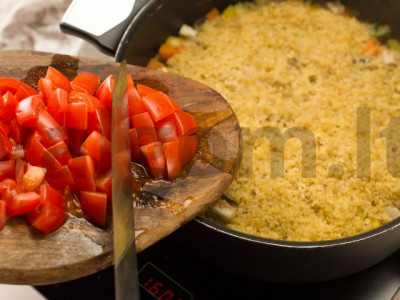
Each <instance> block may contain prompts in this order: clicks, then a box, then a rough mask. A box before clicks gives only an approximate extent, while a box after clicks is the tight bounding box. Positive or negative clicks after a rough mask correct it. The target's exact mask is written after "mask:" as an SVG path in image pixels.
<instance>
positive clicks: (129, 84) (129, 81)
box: [126, 74, 135, 89]
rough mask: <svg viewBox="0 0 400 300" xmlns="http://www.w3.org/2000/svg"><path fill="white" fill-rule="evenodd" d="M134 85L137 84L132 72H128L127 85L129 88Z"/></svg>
mask: <svg viewBox="0 0 400 300" xmlns="http://www.w3.org/2000/svg"><path fill="white" fill-rule="evenodd" d="M134 86H135V83H134V82H133V79H132V76H131V75H130V74H127V75H126V87H127V88H128V89H129V88H131V87H134Z"/></svg>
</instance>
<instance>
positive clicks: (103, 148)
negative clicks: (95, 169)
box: [81, 131, 111, 173]
mask: <svg viewBox="0 0 400 300" xmlns="http://www.w3.org/2000/svg"><path fill="white" fill-rule="evenodd" d="M81 153H82V154H84V155H90V156H91V157H92V158H93V159H94V161H95V162H96V163H97V165H98V166H100V168H101V170H102V172H103V173H104V172H107V171H108V170H110V169H111V143H110V141H109V140H107V139H106V138H105V137H104V136H103V135H101V134H100V133H99V132H97V131H93V132H92V133H91V134H90V135H89V136H88V137H87V139H86V140H85V141H84V142H83V144H82V146H81Z"/></svg>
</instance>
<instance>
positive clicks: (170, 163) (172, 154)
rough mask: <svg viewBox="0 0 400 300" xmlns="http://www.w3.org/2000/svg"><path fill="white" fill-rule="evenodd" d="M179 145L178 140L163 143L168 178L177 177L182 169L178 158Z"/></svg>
mask: <svg viewBox="0 0 400 300" xmlns="http://www.w3.org/2000/svg"><path fill="white" fill-rule="evenodd" d="M179 145H180V141H172V142H169V143H165V144H164V155H165V163H166V167H167V174H168V179H170V180H172V179H175V178H176V177H178V175H179V173H180V172H181V169H182V165H181V162H180V159H179Z"/></svg>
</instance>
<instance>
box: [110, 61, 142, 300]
mask: <svg viewBox="0 0 400 300" xmlns="http://www.w3.org/2000/svg"><path fill="white" fill-rule="evenodd" d="M126 89H127V80H126V61H123V62H122V63H121V65H120V67H119V70H118V73H117V76H116V78H115V85H114V92H113V103H112V176H113V177H112V178H113V180H112V209H113V213H112V217H113V237H114V275H115V298H116V299H118V300H122V299H124V300H125V299H135V300H136V299H139V286H138V268H137V258H136V247H135V223H134V208H133V193H132V180H133V178H132V174H131V171H130V161H131V158H130V148H129V143H128V141H129V140H128V137H129V110H128V97H127V93H126Z"/></svg>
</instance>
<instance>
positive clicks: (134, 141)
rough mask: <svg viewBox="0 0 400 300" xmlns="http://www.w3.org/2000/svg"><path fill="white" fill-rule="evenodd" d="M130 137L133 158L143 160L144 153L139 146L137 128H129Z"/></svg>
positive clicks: (133, 159) (135, 160) (137, 160)
mask: <svg viewBox="0 0 400 300" xmlns="http://www.w3.org/2000/svg"><path fill="white" fill-rule="evenodd" d="M129 139H130V145H131V160H132V161H134V162H140V161H141V160H142V153H141V152H140V148H139V140H138V134H137V130H136V128H132V129H129Z"/></svg>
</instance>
